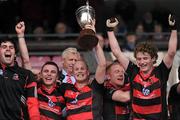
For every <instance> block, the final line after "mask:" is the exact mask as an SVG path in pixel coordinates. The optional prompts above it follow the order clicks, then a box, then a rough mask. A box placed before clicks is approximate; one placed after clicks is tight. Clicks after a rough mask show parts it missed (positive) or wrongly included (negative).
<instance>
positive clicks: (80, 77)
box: [73, 61, 89, 83]
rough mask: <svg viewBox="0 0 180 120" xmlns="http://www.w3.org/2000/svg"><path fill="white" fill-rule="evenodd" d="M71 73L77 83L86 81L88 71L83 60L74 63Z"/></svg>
mask: <svg viewBox="0 0 180 120" xmlns="http://www.w3.org/2000/svg"><path fill="white" fill-rule="evenodd" d="M73 73H74V77H75V79H76V82H77V83H83V82H88V78H89V71H88V68H87V65H86V64H85V62H84V61H77V62H76V63H75V64H74V69H73Z"/></svg>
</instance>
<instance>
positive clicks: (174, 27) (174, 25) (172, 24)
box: [168, 14, 177, 30]
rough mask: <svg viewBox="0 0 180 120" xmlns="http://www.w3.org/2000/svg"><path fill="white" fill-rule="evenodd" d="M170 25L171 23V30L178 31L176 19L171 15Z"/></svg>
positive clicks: (169, 18)
mask: <svg viewBox="0 0 180 120" xmlns="http://www.w3.org/2000/svg"><path fill="white" fill-rule="evenodd" d="M168 23H169V26H170V29H171V30H176V29H177V28H176V20H175V17H174V16H173V15H171V14H169V17H168Z"/></svg>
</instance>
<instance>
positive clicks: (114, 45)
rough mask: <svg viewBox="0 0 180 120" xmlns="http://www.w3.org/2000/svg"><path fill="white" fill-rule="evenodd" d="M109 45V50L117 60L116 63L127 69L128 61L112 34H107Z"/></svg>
mask: <svg viewBox="0 0 180 120" xmlns="http://www.w3.org/2000/svg"><path fill="white" fill-rule="evenodd" d="M107 34H108V38H109V43H110V47H111V50H112V52H113V54H114V55H115V57H116V58H117V59H118V61H119V62H120V63H121V64H122V65H123V67H124V69H125V70H126V69H127V66H128V64H129V59H128V58H127V57H126V56H125V55H124V53H123V52H122V51H121V49H120V46H119V43H118V41H117V39H116V37H115V35H114V32H112V31H111V32H107Z"/></svg>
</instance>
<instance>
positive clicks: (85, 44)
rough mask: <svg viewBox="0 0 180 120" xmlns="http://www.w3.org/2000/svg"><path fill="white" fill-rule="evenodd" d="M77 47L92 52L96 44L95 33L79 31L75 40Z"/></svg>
mask: <svg viewBox="0 0 180 120" xmlns="http://www.w3.org/2000/svg"><path fill="white" fill-rule="evenodd" d="M77 43H78V45H79V46H80V47H81V48H83V49H85V50H92V49H93V48H94V47H95V46H96V45H97V43H98V38H97V37H96V35H95V32H94V31H93V30H91V29H84V30H81V32H80V36H79V37H78V39H77Z"/></svg>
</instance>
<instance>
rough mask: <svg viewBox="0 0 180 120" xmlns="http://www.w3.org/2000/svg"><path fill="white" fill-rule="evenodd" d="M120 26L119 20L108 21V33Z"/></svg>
mask: <svg viewBox="0 0 180 120" xmlns="http://www.w3.org/2000/svg"><path fill="white" fill-rule="evenodd" d="M118 24H119V21H118V20H117V18H110V19H107V20H106V27H107V30H108V31H113V30H114V28H115V27H116V26H117V25H118Z"/></svg>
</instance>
